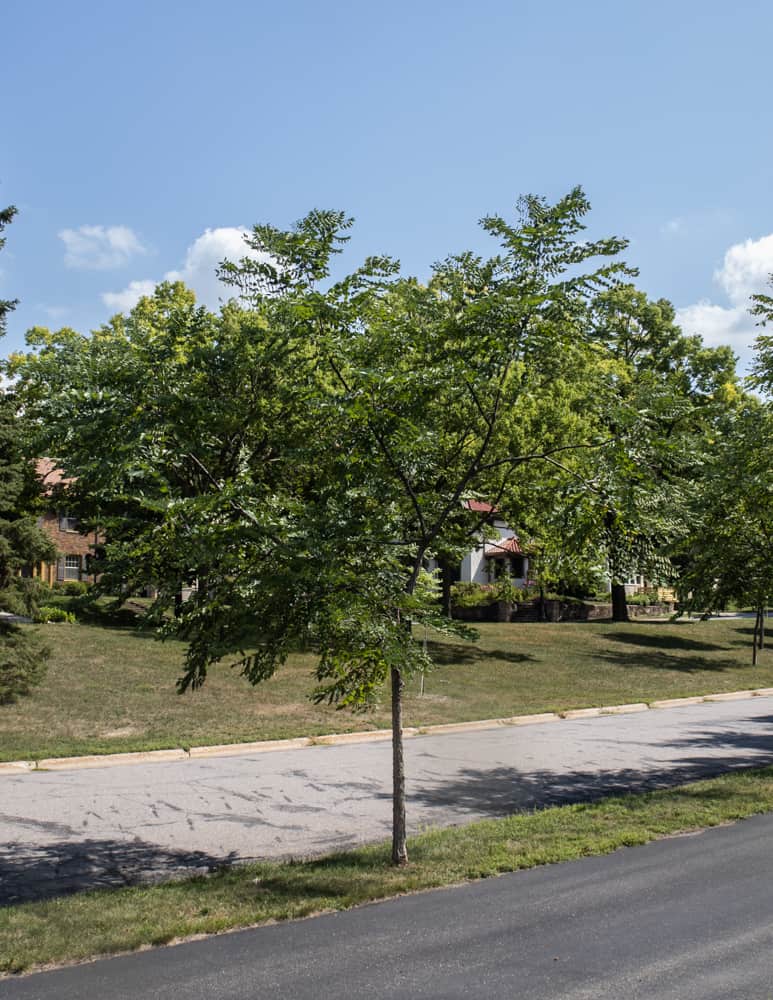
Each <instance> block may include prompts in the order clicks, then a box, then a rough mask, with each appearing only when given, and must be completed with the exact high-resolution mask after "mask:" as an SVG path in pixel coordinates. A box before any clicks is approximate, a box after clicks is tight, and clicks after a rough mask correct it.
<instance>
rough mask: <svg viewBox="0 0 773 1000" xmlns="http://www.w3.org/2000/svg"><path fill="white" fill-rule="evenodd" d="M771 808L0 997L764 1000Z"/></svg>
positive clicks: (771, 986)
mask: <svg viewBox="0 0 773 1000" xmlns="http://www.w3.org/2000/svg"><path fill="white" fill-rule="evenodd" d="M772 842H773V817H771V816H764V817H756V818H754V819H751V820H746V821H744V822H742V823H738V824H736V825H734V826H728V827H721V828H717V829H714V830H709V831H706V832H705V833H702V834H698V835H692V836H688V837H679V838H671V839H668V840H662V841H658V842H656V843H652V844H648V845H646V846H645V847H636V848H628V849H626V850H623V851H618V852H617V853H615V854H612V855H608V856H607V857H602V858H588V859H585V860H582V861H579V862H572V863H568V864H564V865H553V866H551V867H548V868H541V869H533V870H531V871H527V872H518V873H515V874H513V875H505V876H501V877H499V878H495V879H489V880H487V881H484V882H478V883H474V884H471V885H468V886H463V887H461V888H455V889H447V890H441V891H435V892H428V893H420V894H417V895H414V896H407V897H403V898H402V899H396V900H391V901H389V902H385V903H378V904H374V905H370V906H366V907H361V908H359V909H357V910H350V911H349V912H347V913H340V914H333V915H329V916H322V917H316V918H312V919H309V920H303V921H298V922H295V923H290V924H278V925H274V926H271V927H263V928H258V929H255V930H250V931H241V932H238V933H234V934H226V935H222V936H220V937H216V938H209V939H206V940H203V941H196V942H190V943H187V944H182V945H178V946H176V947H172V948H162V949H159V950H157V951H148V952H141V953H139V954H136V955H131V956H126V957H121V958H116V959H110V960H107V961H101V962H97V963H94V964H92V965H86V966H79V967H76V968H70V969H64V970H60V971H56V972H50V973H42V974H38V975H34V976H30V977H27V978H24V979H18V980H4V981H0V1000H2V998H6V997H7V998H9V1000H10V998H13V1000H83V998H85V997H89V998H91V997H94V998H99V1000H130V998H131V1000H162V998H163V1000H257V998H261V997H270V998H271V1000H320V998H327V997H335V998H336V1000H350V998H351V1000H360V998H362V997H367V998H368V1000H398V998H399V1000H405V998H407V997H410V998H424V1000H433V998H435V1000H454V998H460V997H471V998H475V1000H489V998H491V1000H494V998H497V1000H500V998H501V1000H514V998H515V1000H519V998H524V1000H526V998H528V1000H621V998H625V1000H771V998H773V891H772V890H773V860H772V859H773V852H771V849H770V847H771V843H772Z"/></svg>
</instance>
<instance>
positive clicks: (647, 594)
mask: <svg viewBox="0 0 773 1000" xmlns="http://www.w3.org/2000/svg"><path fill="white" fill-rule="evenodd" d="M626 601H627V603H628V604H635V605H637V606H638V607H642V608H648V607H649V606H650V605H651V604H660V598H659V597H658V595H657V593H656V591H654V590H643V591H642V592H641V593H640V594H629V595H628V597H627V598H626Z"/></svg>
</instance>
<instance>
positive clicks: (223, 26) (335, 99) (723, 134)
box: [0, 0, 773, 356]
mask: <svg viewBox="0 0 773 1000" xmlns="http://www.w3.org/2000/svg"><path fill="white" fill-rule="evenodd" d="M0 22H1V26H2V34H3V39H4V44H3V58H2V64H1V65H0V94H2V103H1V104H0V107H1V108H2V119H1V120H2V129H1V130H0V204H9V203H13V204H16V205H17V207H18V208H19V213H20V214H19V216H18V218H17V220H16V221H15V222H14V224H13V225H12V226H11V227H10V228H9V230H8V231H7V236H8V243H7V246H6V249H5V250H4V251H3V253H2V254H1V255H0V297H5V298H8V297H18V298H19V299H20V300H21V303H20V306H19V308H18V309H17V311H16V313H15V314H13V315H12V316H11V317H10V321H9V331H8V336H7V337H6V339H5V342H4V344H0V350H3V351H4V352H7V351H9V350H14V349H18V348H19V347H21V346H22V344H23V336H24V331H25V330H26V329H27V328H28V327H29V326H31V325H33V324H42V325H46V326H53V327H58V326H62V325H69V326H73V327H75V328H76V329H79V330H87V329H90V328H93V327H94V326H96V325H98V324H99V323H101V322H103V321H104V320H105V319H107V317H108V316H109V315H110V314H111V313H112V312H114V311H117V310H118V309H120V308H122V307H128V306H129V305H130V304H131V302H132V300H133V299H134V298H136V296H137V295H138V294H139V293H140V292H142V291H144V290H147V289H149V288H151V287H152V283H153V282H154V281H158V280H161V279H162V278H163V277H164V276H166V275H169V274H170V273H171V274H173V275H174V276H181V277H183V278H184V279H186V280H188V281H189V283H191V284H192V285H193V287H194V288H195V289H196V290H197V291H198V292H199V294H200V296H201V297H202V298H203V299H204V300H205V301H208V302H209V303H210V304H214V303H215V302H216V301H217V297H218V294H219V291H220V290H219V289H218V288H217V285H216V282H215V281H214V278H213V275H212V270H213V266H214V264H215V263H216V262H217V261H218V260H219V259H221V258H222V257H223V256H227V255H230V256H234V255H235V254H236V252H238V249H239V247H240V237H239V227H245V226H250V225H251V224H253V223H255V222H257V221H264V220H266V221H271V222H274V223H276V224H280V225H284V224H289V223H291V222H292V221H293V220H295V219H297V218H298V217H299V216H301V215H303V214H304V213H305V212H306V211H307V210H308V209H309V208H312V207H315V206H318V207H333V208H342V209H345V210H346V211H347V212H349V213H351V214H353V215H354V216H355V217H356V219H357V226H356V229H355V232H354V237H353V239H352V242H351V244H350V248H349V251H348V261H349V262H350V263H352V264H354V263H355V262H356V261H357V260H358V259H359V258H360V257H361V256H362V255H364V254H366V253H374V252H375V253H380V252H384V253H390V254H393V255H395V256H397V257H399V258H400V259H401V260H402V262H403V265H404V269H405V270H406V271H407V272H410V273H417V274H419V275H426V273H427V271H428V268H429V266H430V264H431V263H432V261H433V260H436V259H438V258H440V257H442V256H444V255H445V254H446V253H449V252H452V251H457V250H461V249H465V248H467V247H473V248H475V249H479V250H485V249H486V247H487V241H486V238H485V237H483V236H482V234H481V233H480V231H479V229H478V228H477V225H476V222H477V219H478V218H480V216H482V215H484V214H486V213H489V212H498V213H500V214H508V213H510V212H511V211H512V209H513V207H514V205H515V201H516V199H517V197H518V195H519V194H521V193H523V192H535V193H540V194H544V195H546V196H548V197H550V198H555V197H557V196H559V195H560V194H562V193H564V192H565V191H567V190H568V189H569V188H571V187H572V186H573V185H575V184H581V185H582V186H583V187H584V188H585V190H586V191H587V193H588V195H589V197H590V199H591V202H592V204H593V213H592V215H591V220H590V222H591V229H592V232H593V233H594V234H595V235H601V234H605V233H615V234H618V235H623V236H626V237H628V238H629V239H630V240H631V246H630V248H629V251H628V253H627V259H628V260H629V262H630V263H632V264H634V265H636V266H638V267H639V268H640V271H641V276H640V279H639V283H640V285H641V286H642V287H643V288H644V289H645V290H646V291H647V292H648V293H649V294H650V295H652V296H654V297H660V296H665V297H666V298H669V299H671V300H672V301H673V302H674V304H675V305H676V306H677V307H678V308H679V309H680V317H681V318H682V320H683V321H684V324H685V327H686V329H688V330H689V331H690V332H693V331H698V332H703V333H704V334H705V336H706V338H707V340H708V341H709V342H711V343H717V342H730V343H732V344H733V346H734V347H735V349H736V350H737V351H738V352H739V353H741V354H742V355H744V356H745V355H746V354H747V353H748V352H747V346H748V344H749V343H750V341H751V339H752V338H753V336H754V327H753V325H752V323H751V321H750V319H749V318H748V316H747V315H746V312H745V306H746V302H747V297H748V294H749V293H750V292H751V291H754V290H760V289H761V288H762V286H763V284H764V281H765V277H766V275H767V274H768V273H769V272H771V271H773V235H772V234H773V184H771V180H773V177H772V176H771V175H772V174H773V128H772V127H771V125H772V124H773V122H772V121H771V119H772V117H773V105H772V104H771V101H770V89H771V88H770V77H769V74H770V66H769V47H770V39H771V38H773V4H770V3H769V2H763V0H759V2H752V0H737V2H736V3H734V4H728V3H719V2H715V0H702V2H694V0H670V2H662V0H647V2H643V0H629V2H628V3H623V2H620V0H617V2H614V3H613V2H606V0H584V2H583V3H579V2H577V0H574V2H569V0H554V2H549V0H543V2H542V3H533V2H531V0H522V2H518V0H511V2H509V3H508V2H501V0H491V2H490V3H488V4H486V5H476V4H472V3H458V2H454V0H445V2H443V3H440V2H436V0H426V2H423V0H414V2H413V3H405V2H402V0H395V2H392V3H390V4H388V5H375V4H367V3H362V2H359V3H355V2H336V0H333V2H332V3H329V4H325V5H323V4H320V3H310V2H301V0H286V2H285V3H283V4H265V3H260V2H256V0H252V2H248V0H231V2H230V3H219V4H216V3H213V2H196V0H186V2H183V0H156V2H154V3H149V2H146V0H132V2H131V3H125V4H120V5H119V4H116V3H105V2H104V0H100V2H93V0H72V2H71V3H68V4H63V3H61V2H60V0H57V2H50V0H40V2H38V3H35V4H31V3H29V2H24V3H22V2H19V0H5V2H4V3H3V5H2V12H1V13H0ZM492 249H493V248H492Z"/></svg>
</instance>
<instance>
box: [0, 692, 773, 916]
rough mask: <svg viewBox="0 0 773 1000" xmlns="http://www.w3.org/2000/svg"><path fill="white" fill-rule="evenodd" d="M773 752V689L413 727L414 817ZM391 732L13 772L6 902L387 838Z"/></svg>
mask: <svg viewBox="0 0 773 1000" xmlns="http://www.w3.org/2000/svg"><path fill="white" fill-rule="evenodd" d="M771 762H773V699H771V698H766V697H759V698H752V699H745V700H739V701H730V702H714V703H704V704H700V705H695V706H690V707H684V708H672V709H663V710H655V711H649V712H641V713H638V714H632V715H621V716H604V717H600V718H591V719H576V720H571V721H568V720H564V721H560V722H552V723H545V724H539V725H529V726H523V727H498V728H496V729H489V730H482V731H476V732H467V733H457V734H444V735H431V736H422V737H416V738H412V739H408V740H406V765H407V772H408V782H407V790H408V798H409V805H408V823H409V829H410V831H411V832H413V833H415V832H418V831H420V830H422V829H424V828H426V827H429V826H448V825H452V824H459V823H464V822H467V821H470V820H473V819H479V818H484V817H492V816H500V815H506V814H508V813H511V812H514V811H517V810H524V809H531V808H534V807H536V806H543V805H550V804H557V803H563V802H571V801H585V800H589V799H594V798H599V797H601V796H603V795H607V794H610V793H613V792H619V791H625V790H639V789H644V788H653V787H664V786H666V785H669V784H675V783H679V782H683V781H689V780H694V779H697V778H700V777H705V776H708V775H711V774H716V773H718V772H721V771H725V770H729V769H733V768H739V767H749V766H754V765H761V764H766V763H771ZM390 768H391V750H390V745H389V743H388V742H380V743H370V744H350V745H342V746H316V747H308V748H305V749H300V750H289V751H276V752H270V753H254V752H253V753H246V754H244V755H241V756H228V757H220V758H218V757H213V758H205V759H195V758H193V759H190V760H184V761H174V762H165V763H152V764H131V765H125V766H120V767H105V768H90V769H85V770H64V771H49V772H46V771H39V772H27V773H22V774H19V775H2V776H0V904H6V905H7V904H10V903H15V902H21V901H24V900H31V899H42V898H48V897H52V896H56V895H61V894H66V893H69V892H75V891H78V890H81V889H85V888H94V887H98V886H117V885H125V884H132V883H138V882H146V881H157V880H161V879H167V878H170V877H175V876H178V875H181V874H193V873H196V872H202V871H208V870H211V869H212V868H214V867H217V866H218V865H222V864H228V863H232V862H235V861H240V860H248V859H253V858H287V857H300V856H310V855H315V854H321V853H326V852H329V851H331V850H336V849H341V848H346V847H350V846H353V845H356V844H359V843H363V842H369V841H375V840H379V839H382V838H386V837H387V836H388V835H389V832H390V823H391V799H390V781H391V776H390Z"/></svg>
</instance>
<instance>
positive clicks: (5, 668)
mask: <svg viewBox="0 0 773 1000" xmlns="http://www.w3.org/2000/svg"><path fill="white" fill-rule="evenodd" d="M15 212H16V210H15V209H14V208H7V209H5V210H4V211H2V212H0V233H2V231H3V229H4V228H5V226H6V225H8V223H10V222H11V220H12V219H13V217H14V215H15ZM4 245H5V239H4V238H2V237H0V249H2V247H3V246H4ZM15 305H16V303H15V302H12V301H7V300H6V301H0V336H3V335H4V334H5V331H6V317H7V314H8V313H9V312H10V311H11V310H12V309H13V308H14V306H15ZM1 374H2V371H0V375H1ZM20 438H21V428H20V421H19V417H18V414H17V412H16V404H15V399H14V393H13V391H12V389H10V388H9V387H8V386H1V387H0V611H6V612H8V611H10V612H27V611H30V610H32V609H33V608H34V598H35V590H34V586H33V583H32V581H28V580H22V579H21V578H20V576H19V574H20V571H21V569H22V567H23V566H25V565H27V564H30V563H33V562H37V561H38V560H40V559H50V558H53V556H54V554H55V550H54V548H53V546H52V544H51V542H50V540H49V539H48V538H47V536H45V535H44V534H43V532H42V531H41V530H40V529H39V528H38V527H37V523H36V518H35V517H34V515H33V514H31V513H30V511H31V509H32V507H33V505H34V500H35V497H36V492H37V485H36V483H35V478H34V471H33V467H32V465H31V463H30V462H28V461H25V459H24V457H23V455H22V452H21V448H20ZM46 656H47V650H46V648H45V647H44V646H43V645H42V644H41V643H39V642H38V641H36V640H35V638H34V637H33V636H31V635H30V634H29V633H28V632H25V631H23V630H22V629H20V628H19V627H18V626H17V625H12V624H11V623H10V622H9V621H7V620H6V619H0V703H2V702H5V701H11V700H13V699H14V698H15V697H16V696H17V695H19V694H25V693H26V692H27V691H28V690H29V688H30V687H31V686H32V685H33V684H35V683H37V682H38V681H39V680H40V679H41V677H42V676H43V671H44V669H45V660H46Z"/></svg>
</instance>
